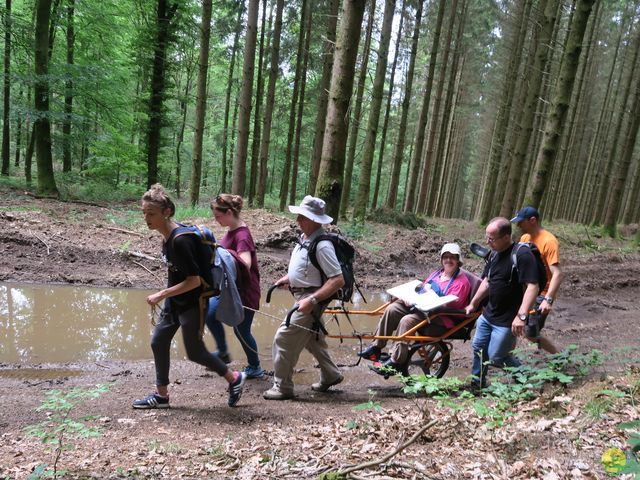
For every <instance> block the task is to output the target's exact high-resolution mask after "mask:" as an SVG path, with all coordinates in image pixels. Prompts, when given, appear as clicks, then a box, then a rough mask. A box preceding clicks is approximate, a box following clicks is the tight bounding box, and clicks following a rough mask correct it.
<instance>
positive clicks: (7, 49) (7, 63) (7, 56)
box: [2, 0, 11, 175]
mask: <svg viewBox="0 0 640 480" xmlns="http://www.w3.org/2000/svg"><path fill="white" fill-rule="evenodd" d="M4 15H5V17H4V74H3V80H4V81H3V92H4V95H3V110H2V175H9V165H10V164H11V160H10V157H11V152H10V151H9V141H10V132H11V130H10V126H11V122H10V120H9V113H10V108H11V0H6V1H5V14H4Z"/></svg>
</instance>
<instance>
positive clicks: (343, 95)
mask: <svg viewBox="0 0 640 480" xmlns="http://www.w3.org/2000/svg"><path fill="white" fill-rule="evenodd" d="M364 6H365V0H343V3H342V19H341V20H340V29H339V33H338V39H337V41H336V51H335V56H334V61H333V70H332V72H331V88H330V89H329V105H328V107H327V124H326V127H325V130H324V141H323V145H322V161H321V162H320V178H319V179H318V186H317V188H316V194H317V195H319V196H320V197H321V198H322V199H324V201H325V202H326V204H327V205H326V211H327V213H328V214H329V215H331V216H332V217H333V219H334V220H333V221H334V223H337V221H338V213H339V209H340V195H341V193H342V177H343V174H344V172H343V169H344V157H345V151H346V146H347V131H348V129H349V120H348V118H349V117H348V115H347V111H348V108H349V101H350V100H351V94H352V91H353V77H354V71H355V64H356V57H357V55H358V43H359V42H360V31H361V28H362V17H363V16H364Z"/></svg>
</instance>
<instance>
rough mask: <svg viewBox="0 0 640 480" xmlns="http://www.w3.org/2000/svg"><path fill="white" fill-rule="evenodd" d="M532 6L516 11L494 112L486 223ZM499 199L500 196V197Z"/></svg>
mask: <svg viewBox="0 0 640 480" xmlns="http://www.w3.org/2000/svg"><path fill="white" fill-rule="evenodd" d="M530 7H531V0H525V1H524V4H523V5H522V7H521V10H520V13H519V15H518V22H517V25H516V27H515V35H516V41H515V42H514V43H515V45H514V46H513V48H512V50H511V55H510V58H509V64H508V68H507V69H506V72H505V81H504V86H503V89H504V95H503V96H502V103H501V104H500V107H499V110H498V113H497V115H496V127H495V137H494V138H493V139H492V149H491V152H490V154H489V165H488V172H487V176H488V178H487V185H486V189H485V192H484V196H483V201H482V206H481V211H480V222H481V223H487V222H488V221H489V219H490V218H491V217H492V216H493V215H494V213H495V211H496V210H497V206H496V203H497V202H496V189H497V184H498V176H499V173H500V167H501V166H502V158H503V153H504V142H505V138H506V136H507V129H508V126H509V120H510V118H511V107H512V105H513V98H514V94H515V87H516V84H517V80H518V70H519V68H520V60H521V56H522V52H521V50H522V45H523V42H524V39H525V36H526V31H527V22H528V18H527V15H526V12H527V11H529V8H530ZM499 201H500V203H501V202H502V198H500V200H499Z"/></svg>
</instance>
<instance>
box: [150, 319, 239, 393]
mask: <svg viewBox="0 0 640 480" xmlns="http://www.w3.org/2000/svg"><path fill="white" fill-rule="evenodd" d="M180 327H182V338H183V340H184V348H185V350H186V352H187V358H189V360H191V361H192V362H196V363H199V364H200V365H204V366H205V367H209V368H210V369H211V370H213V371H215V372H216V373H217V374H218V375H220V376H221V377H223V376H224V375H226V373H227V371H228V368H227V366H226V365H225V363H224V362H223V361H222V360H220V358H219V357H218V356H217V355H214V354H212V353H210V352H209V351H208V350H207V348H206V347H205V345H204V341H203V340H202V334H201V331H200V312H199V309H198V307H194V308H192V309H190V310H187V311H186V312H182V313H179V314H175V313H172V312H167V311H163V312H162V314H161V315H160V318H159V319H158V323H157V324H156V328H155V329H154V330H153V337H151V350H153V359H154V360H155V364H156V385H159V386H165V385H169V365H170V363H171V361H170V358H169V354H170V351H171V340H172V339H173V337H174V336H175V334H176V332H177V331H178V328H180Z"/></svg>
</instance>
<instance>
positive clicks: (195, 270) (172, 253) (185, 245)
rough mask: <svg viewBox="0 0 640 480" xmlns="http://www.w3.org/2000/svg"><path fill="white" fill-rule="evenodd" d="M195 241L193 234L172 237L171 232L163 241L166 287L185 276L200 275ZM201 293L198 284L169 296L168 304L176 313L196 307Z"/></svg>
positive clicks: (178, 281) (176, 282)
mask: <svg viewBox="0 0 640 480" xmlns="http://www.w3.org/2000/svg"><path fill="white" fill-rule="evenodd" d="M197 241H198V239H197V238H196V237H195V235H178V236H177V237H174V236H173V234H172V235H171V236H169V239H168V241H166V242H163V244H162V259H163V260H164V262H165V263H166V264H167V270H168V273H169V277H168V281H167V287H173V286H174V285H177V284H178V283H180V282H183V281H184V280H185V279H186V278H187V277H191V276H194V275H200V267H199V266H198V261H197V255H198V247H197V245H196V242H197ZM201 293H202V287H201V286H200V287H198V288H194V289H193V290H189V291H188V292H185V293H181V294H180V295H176V296H175V297H170V298H168V299H167V303H168V306H169V308H170V309H171V310H172V311H174V312H176V313H181V312H185V311H187V310H189V309H191V308H193V307H198V306H199V303H198V300H199V297H200V294H201Z"/></svg>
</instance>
